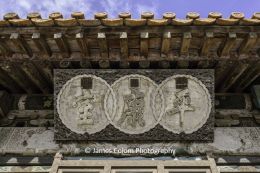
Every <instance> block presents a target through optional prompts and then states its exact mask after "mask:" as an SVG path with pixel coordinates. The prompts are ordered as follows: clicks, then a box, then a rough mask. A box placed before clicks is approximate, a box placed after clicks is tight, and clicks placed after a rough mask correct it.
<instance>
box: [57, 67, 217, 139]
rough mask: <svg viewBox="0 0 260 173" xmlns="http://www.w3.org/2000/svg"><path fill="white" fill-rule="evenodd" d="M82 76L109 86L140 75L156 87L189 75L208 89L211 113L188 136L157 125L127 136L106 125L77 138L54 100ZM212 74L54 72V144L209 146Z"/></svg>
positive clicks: (182, 71)
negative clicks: (58, 111) (57, 142)
mask: <svg viewBox="0 0 260 173" xmlns="http://www.w3.org/2000/svg"><path fill="white" fill-rule="evenodd" d="M82 74H92V75H96V76H98V77H101V78H102V79H104V80H106V81H107V83H108V84H110V85H112V84H113V83H114V82H115V81H116V80H117V79H119V78H121V77H122V76H124V75H130V74H139V75H144V76H147V77H149V78H150V79H152V80H153V81H154V82H155V83H156V84H160V83H161V82H162V81H163V80H165V79H166V78H168V77H170V76H172V75H177V74H184V75H191V76H194V77H196V78H198V79H199V80H200V81H201V82H202V83H203V84H204V85H205V86H206V88H207V89H208V91H209V93H210V95H211V104H212V108H211V113H210V116H209V118H208V120H207V122H206V123H205V124H204V125H203V126H202V127H201V128H200V129H198V130H197V131H196V132H193V133H191V134H185V133H180V134H175V133H172V132H170V131H168V130H166V129H164V128H163V127H162V126H161V125H159V124H158V125H156V126H155V127H154V128H153V129H151V130H149V131H148V132H145V133H142V134H134V135H131V134H126V133H124V132H121V131H119V130H118V129H116V128H115V127H114V126H113V125H111V124H109V125H108V126H107V127H106V128H105V129H103V130H101V131H100V132H97V133H95V134H87V133H85V134H77V133H74V132H72V131H71V130H70V129H68V128H67V127H66V126H65V125H64V124H63V123H62V122H61V120H60V118H59V116H58V113H57V109H56V99H57V94H58V93H59V91H60V89H61V88H62V86H63V85H64V84H65V83H66V82H67V81H68V80H69V79H71V78H72V77H75V76H77V75H82ZM214 99H215V98H214V70H212V69H167V70H166V69H146V70H144V69H143V70H139V69H122V70H121V69H120V70H116V69H106V70H102V69H55V70H54V104H55V108H54V114H55V116H54V117H55V118H54V119H55V140H88V141H114V142H123V141H128V142H130V141H143V142H146V141H180V142H188V141H191V142H194V141H199V142H212V141H213V139H214V111H215V109H214Z"/></svg>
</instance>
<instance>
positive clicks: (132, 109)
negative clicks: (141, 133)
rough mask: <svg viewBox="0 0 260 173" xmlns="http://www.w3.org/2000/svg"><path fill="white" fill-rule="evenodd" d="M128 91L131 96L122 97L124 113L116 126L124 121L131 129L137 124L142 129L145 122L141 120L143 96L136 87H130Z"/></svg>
mask: <svg viewBox="0 0 260 173" xmlns="http://www.w3.org/2000/svg"><path fill="white" fill-rule="evenodd" d="M130 90H131V94H128V95H124V96H123V98H124V102H125V104H124V108H123V110H124V111H123V114H122V116H121V118H120V119H119V120H118V122H117V124H118V125H119V126H120V125H122V124H123V123H124V122H125V121H126V122H127V124H128V125H130V126H131V127H133V128H136V126H137V124H139V126H141V127H144V126H145V121H144V119H143V118H144V117H143V114H144V106H145V104H144V97H145V94H144V93H143V92H141V91H139V89H138V88H136V87H131V88H130Z"/></svg>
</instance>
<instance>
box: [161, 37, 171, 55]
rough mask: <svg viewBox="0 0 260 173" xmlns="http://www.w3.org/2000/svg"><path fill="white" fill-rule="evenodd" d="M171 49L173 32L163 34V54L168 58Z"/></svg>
mask: <svg viewBox="0 0 260 173" xmlns="http://www.w3.org/2000/svg"><path fill="white" fill-rule="evenodd" d="M170 48H171V32H165V33H163V38H162V47H161V54H162V55H165V56H167V55H168V52H169V50H170Z"/></svg>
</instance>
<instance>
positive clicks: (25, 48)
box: [10, 33, 33, 57]
mask: <svg viewBox="0 0 260 173" xmlns="http://www.w3.org/2000/svg"><path fill="white" fill-rule="evenodd" d="M10 40H11V41H12V43H13V44H14V45H15V46H16V47H17V48H18V49H20V50H21V51H22V52H23V53H25V54H27V55H28V56H30V57H31V56H33V53H32V50H31V48H30V46H29V45H28V44H27V42H26V41H25V40H24V38H23V37H22V36H21V35H20V34H18V33H12V34H11V36H10Z"/></svg>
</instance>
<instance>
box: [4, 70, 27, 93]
mask: <svg viewBox="0 0 260 173" xmlns="http://www.w3.org/2000/svg"><path fill="white" fill-rule="evenodd" d="M0 85H2V86H3V87H5V88H6V89H7V90H8V91H10V92H12V93H22V92H23V89H22V88H21V87H20V86H19V85H18V84H17V83H16V82H15V81H14V80H13V79H12V78H11V77H10V76H9V75H8V74H7V73H6V72H5V71H4V70H2V69H1V68H0Z"/></svg>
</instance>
